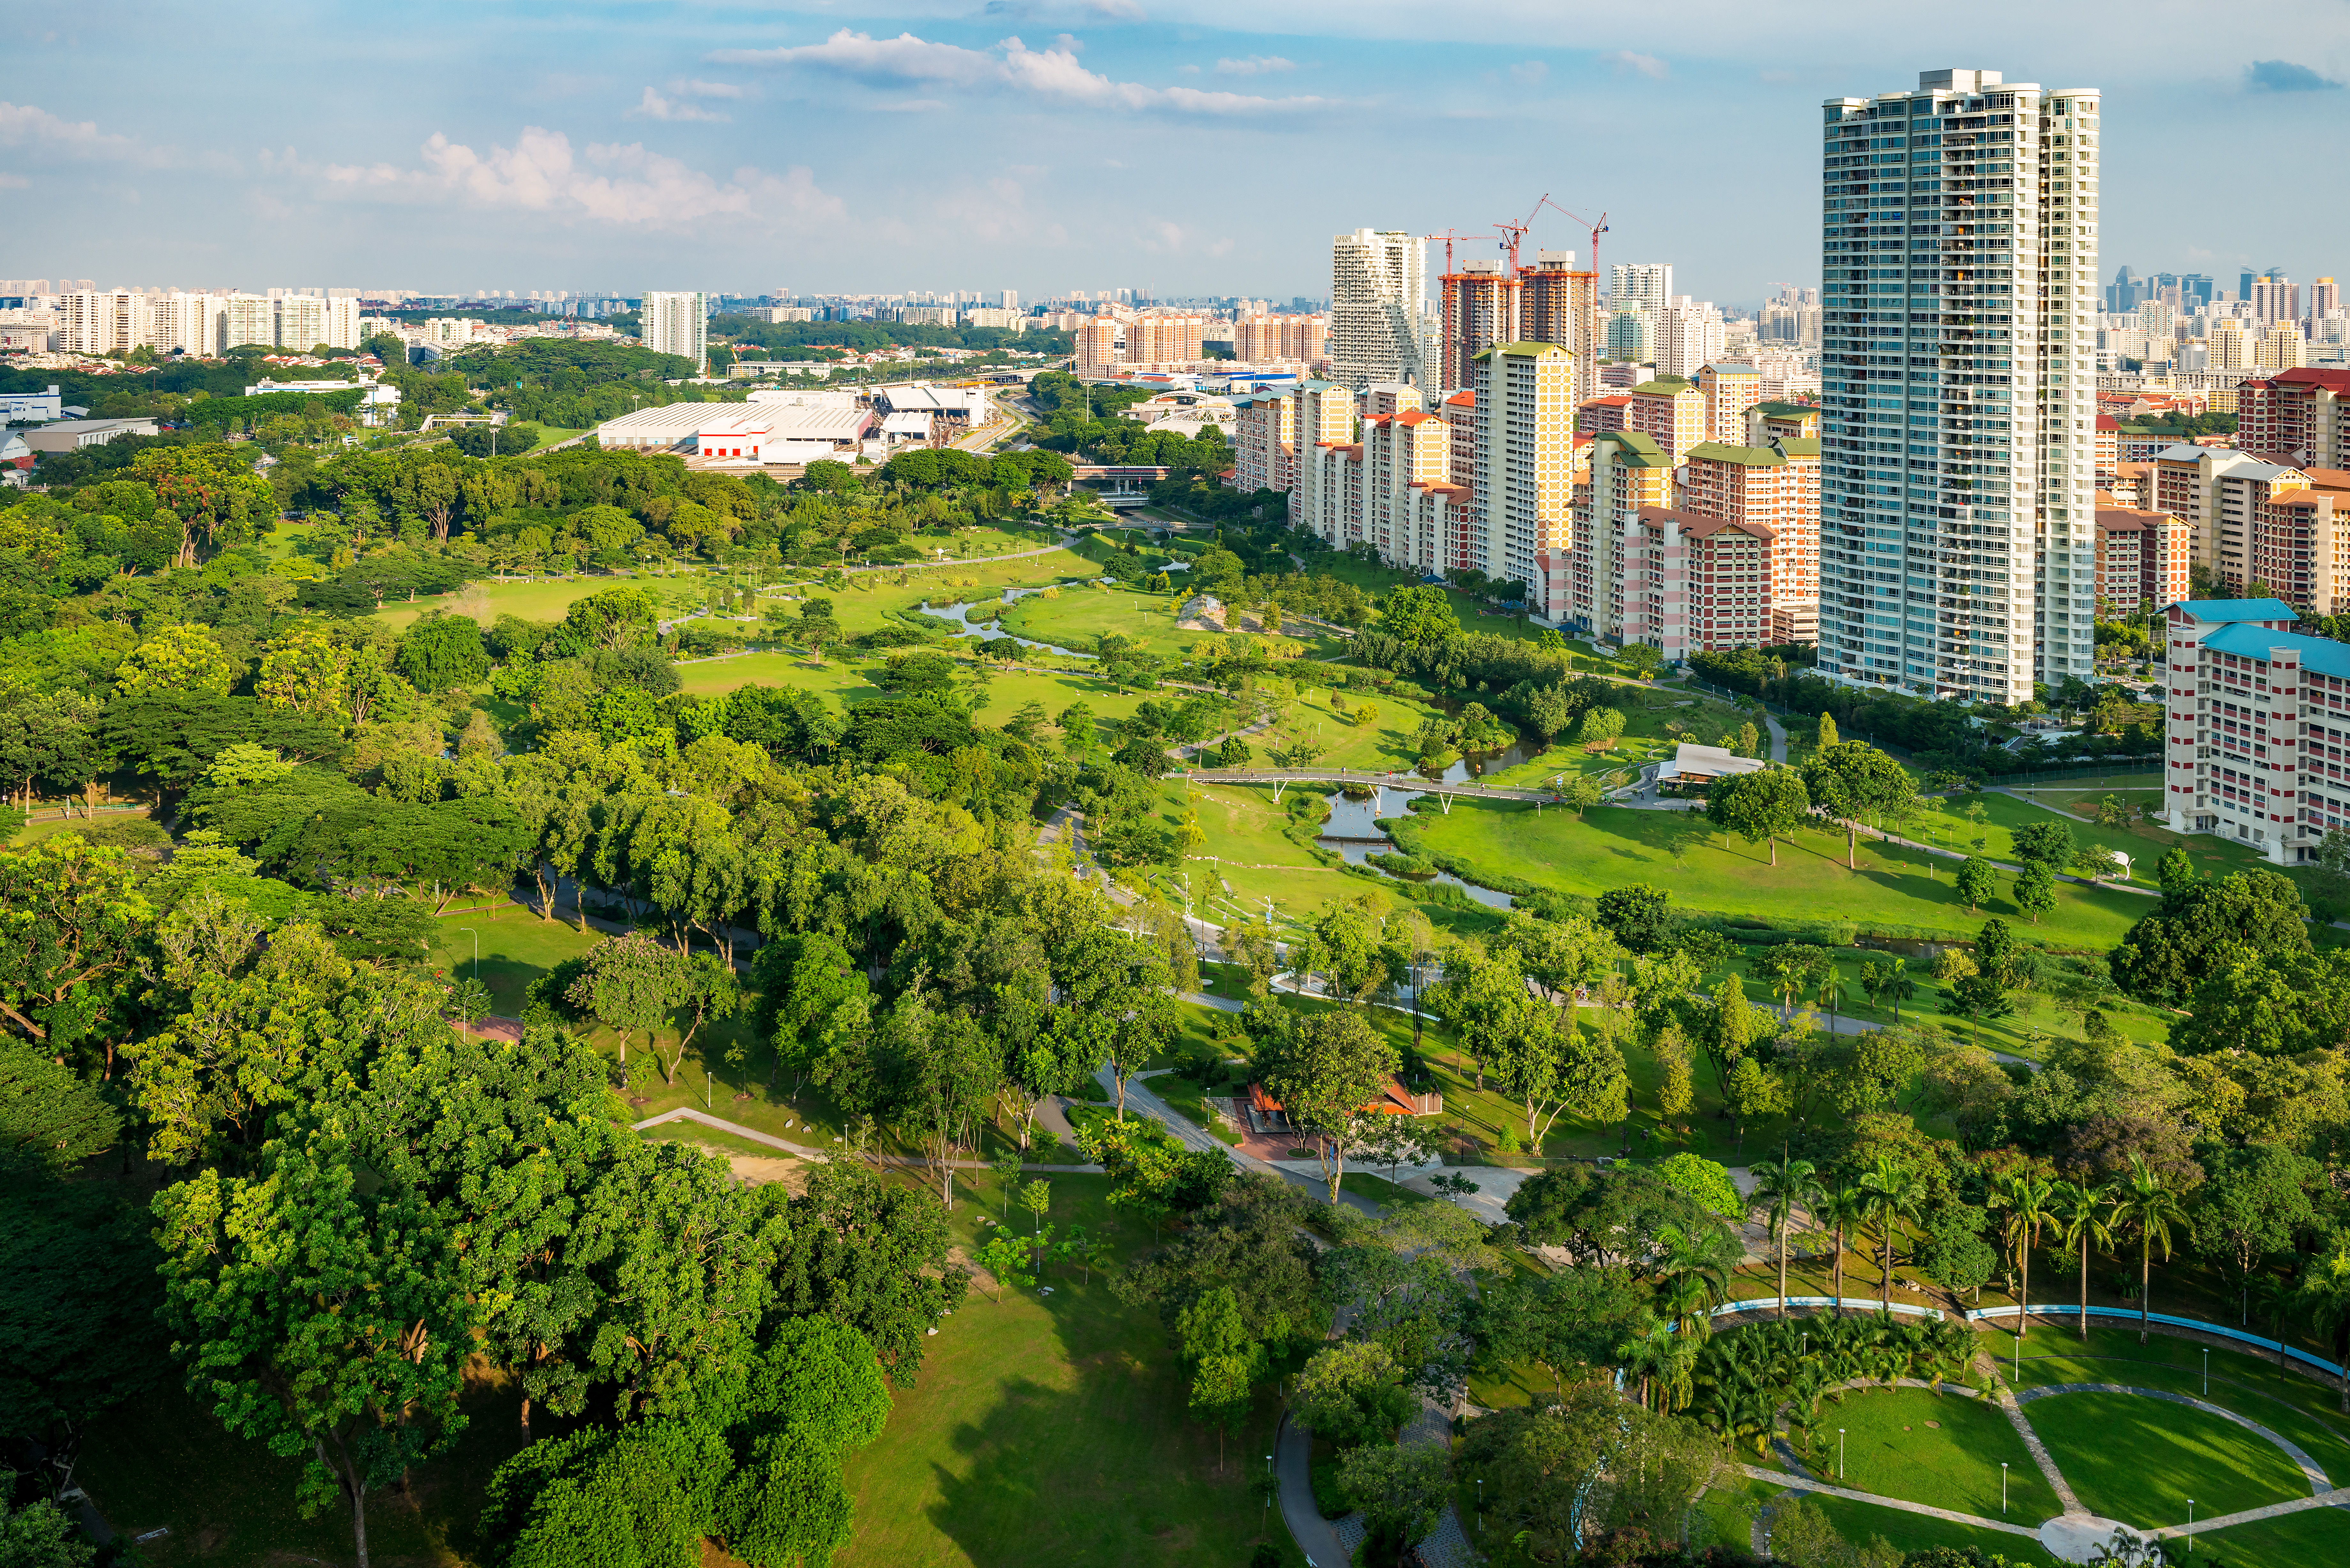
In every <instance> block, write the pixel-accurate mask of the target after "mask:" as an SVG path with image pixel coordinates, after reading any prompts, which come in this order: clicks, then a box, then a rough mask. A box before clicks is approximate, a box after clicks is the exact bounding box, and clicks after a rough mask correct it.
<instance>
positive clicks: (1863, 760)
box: [1803, 741, 1918, 867]
mask: <svg viewBox="0 0 2350 1568" xmlns="http://www.w3.org/2000/svg"><path fill="white" fill-rule="evenodd" d="M1803 779H1804V788H1805V789H1806V790H1808V791H1809V792H1810V794H1811V800H1812V807H1813V809H1814V810H1815V811H1818V812H1821V813H1822V814H1824V815H1827V816H1830V817H1833V818H1836V819H1838V820H1840V821H1842V822H1843V823H1844V825H1845V864H1846V866H1847V867H1851V866H1856V865H1857V864H1858V860H1857V856H1858V854H1859V848H1858V845H1859V836H1860V829H1859V822H1860V819H1861V818H1862V817H1864V816H1881V815H1884V814H1885V813H1887V812H1891V811H1897V810H1898V809H1900V808H1901V807H1902V806H1904V805H1907V804H1908V802H1909V800H1910V798H1911V797H1912V796H1913V795H1915V794H1917V787H1918V786H1917V784H1915V783H1914V782H1913V781H1912V780H1911V779H1910V777H1909V771H1908V769H1907V768H1905V767H1903V766H1902V765H1901V764H1900V763H1897V762H1895V761H1894V760H1893V759H1892V758H1891V757H1889V756H1887V755H1886V754H1885V753H1883V752H1880V751H1878V750H1877V748H1876V747H1875V746H1872V745H1869V744H1868V743H1867V742H1863V741H1837V742H1832V743H1830V744H1827V745H1824V746H1822V747H1820V749H1819V750H1818V751H1816V752H1814V753H1812V754H1811V757H1810V758H1809V759H1808V760H1807V761H1806V762H1805V763H1804V769H1803Z"/></svg>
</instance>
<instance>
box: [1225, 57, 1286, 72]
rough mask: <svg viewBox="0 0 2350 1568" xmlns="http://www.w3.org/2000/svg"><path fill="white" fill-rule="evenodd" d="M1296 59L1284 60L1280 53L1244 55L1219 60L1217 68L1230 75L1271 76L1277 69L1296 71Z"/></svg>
mask: <svg viewBox="0 0 2350 1568" xmlns="http://www.w3.org/2000/svg"><path fill="white" fill-rule="evenodd" d="M1296 68H1297V62H1296V61H1295V60H1284V59H1283V58H1282V57H1280V56H1279V55H1244V56H1243V57H1241V58H1239V59H1237V60H1218V61H1217V62H1216V69H1217V70H1218V71H1220V72H1222V74H1223V75H1225V76H1228V77H1261V76H1269V75H1271V74H1273V73H1274V72H1275V71H1294V70H1295V69H1296Z"/></svg>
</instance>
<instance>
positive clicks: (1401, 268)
mask: <svg viewBox="0 0 2350 1568" xmlns="http://www.w3.org/2000/svg"><path fill="white" fill-rule="evenodd" d="M1427 296H1428V258H1427V252H1426V249H1425V247H1424V245H1423V244H1422V242H1421V241H1420V240H1419V238H1418V237H1417V236H1416V235H1412V234H1405V233H1403V232H1402V231H1400V230H1396V229H1357V230H1356V231H1355V232H1354V233H1352V234H1338V235H1336V236H1334V237H1333V238H1332V240H1331V242H1330V379H1332V380H1334V381H1336V382H1338V383H1339V384H1340V385H1341V386H1344V387H1347V388H1348V389H1352V390H1360V389H1362V388H1364V387H1367V386H1368V385H1370V383H1372V382H1373V381H1409V382H1411V383H1412V384H1413V385H1415V386H1425V385H1427V384H1428V379H1429V378H1428V367H1427V365H1426V363H1425V343H1424V338H1425V336H1426V327H1425V324H1424V322H1423V320H1422V317H1423V314H1424V312H1425V310H1426V300H1427Z"/></svg>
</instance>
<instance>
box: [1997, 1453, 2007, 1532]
mask: <svg viewBox="0 0 2350 1568" xmlns="http://www.w3.org/2000/svg"><path fill="white" fill-rule="evenodd" d="M1999 1516H2000V1517H2001V1518H2002V1519H2005V1518H2006V1517H2007V1461H2006V1460H2005V1459H2002V1460H2000V1461H1999Z"/></svg>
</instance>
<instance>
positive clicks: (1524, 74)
mask: <svg viewBox="0 0 2350 1568" xmlns="http://www.w3.org/2000/svg"><path fill="white" fill-rule="evenodd" d="M1510 79H1511V80H1512V81H1513V82H1516V83H1517V84H1518V85H1519V86H1521V87H1540V86H1542V84H1543V83H1544V82H1546V81H1548V80H1550V66H1549V64H1548V62H1546V61H1543V60H1520V61H1519V62H1518V63H1517V64H1516V65H1514V66H1512V67H1510Z"/></svg>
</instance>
